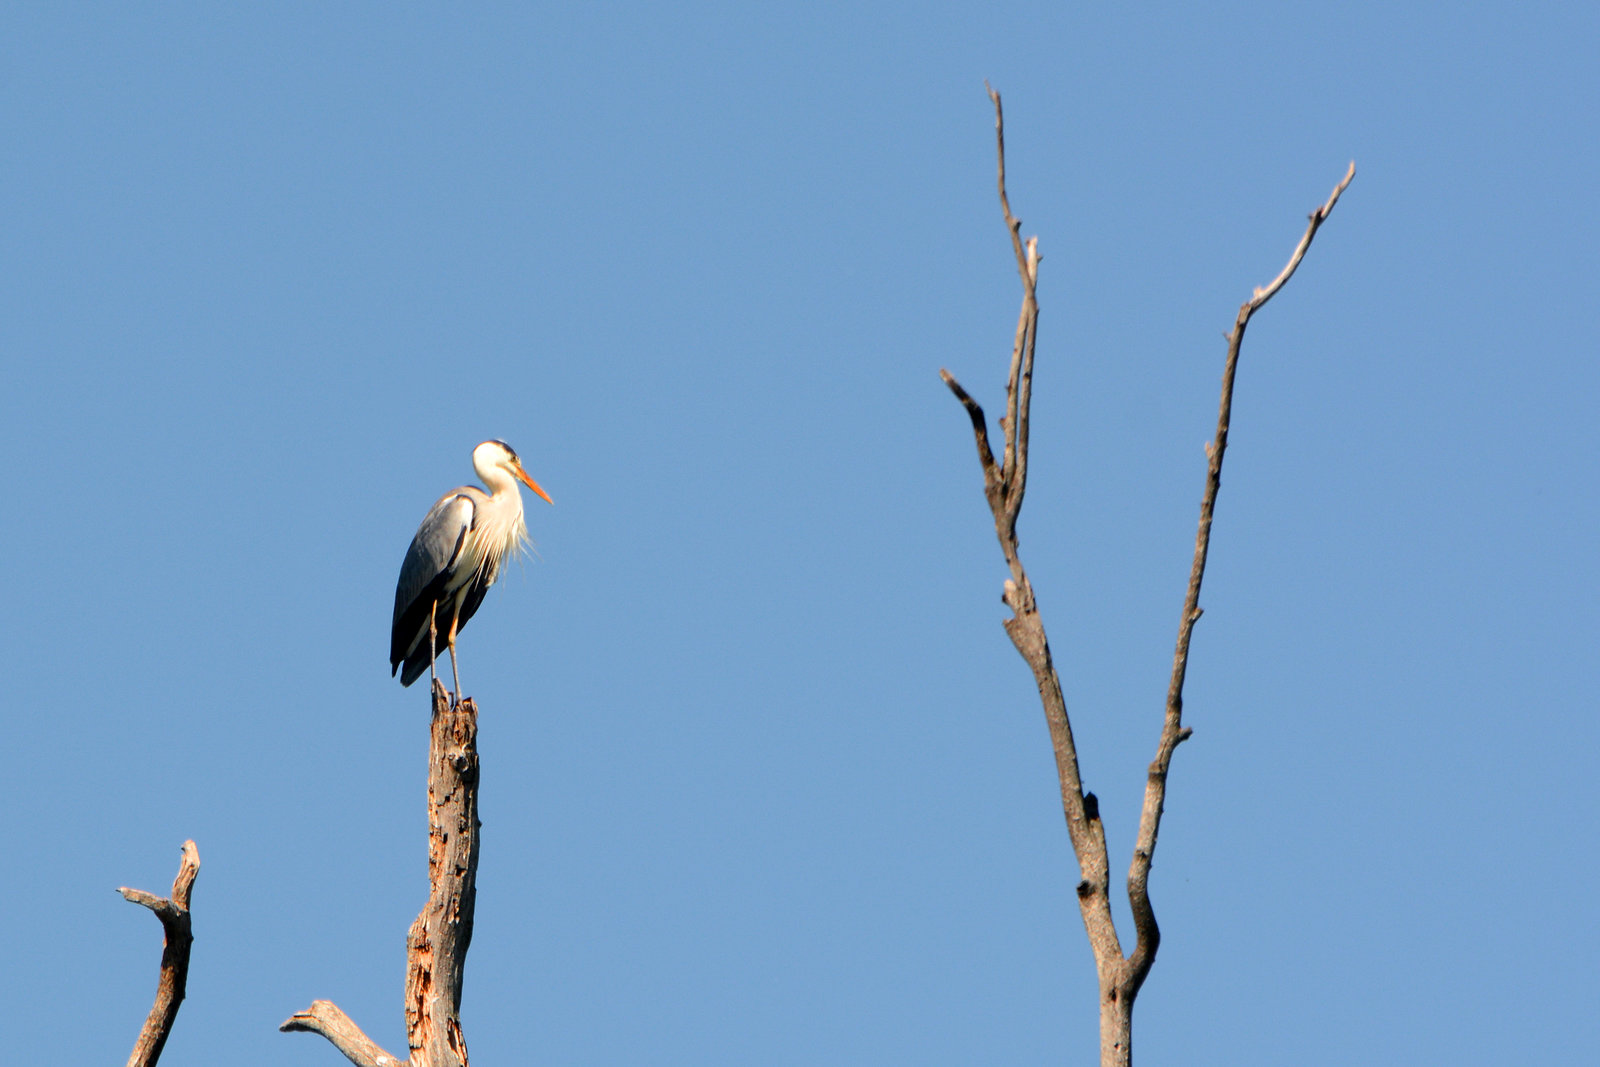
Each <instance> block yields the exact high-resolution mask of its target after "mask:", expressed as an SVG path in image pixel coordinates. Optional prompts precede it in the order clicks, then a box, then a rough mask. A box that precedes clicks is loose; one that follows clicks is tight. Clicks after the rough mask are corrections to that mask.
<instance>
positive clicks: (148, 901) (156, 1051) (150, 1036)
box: [117, 841, 200, 1067]
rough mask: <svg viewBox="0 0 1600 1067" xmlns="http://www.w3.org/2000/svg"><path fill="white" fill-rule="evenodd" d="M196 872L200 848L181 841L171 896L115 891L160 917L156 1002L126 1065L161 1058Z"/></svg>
mask: <svg viewBox="0 0 1600 1067" xmlns="http://www.w3.org/2000/svg"><path fill="white" fill-rule="evenodd" d="M199 873H200V850H199V849H198V848H196V847H195V844H194V842H193V841H185V842H184V843H183V858H182V859H181V860H180V861H179V862H178V876H177V877H176V878H174V879H173V880H172V896H170V897H158V896H156V895H155V894H154V893H146V892H145V891H144V890H142V889H129V888H128V887H126V886H123V887H122V888H121V889H119V890H117V892H119V893H121V894H122V896H123V899H124V900H130V901H132V902H133V903H135V904H139V905H142V906H143V907H146V908H149V909H150V910H151V911H153V912H155V916H156V918H158V919H160V920H161V932H162V934H163V935H164V941H163V944H162V947H161V977H160V979H159V980H158V981H157V983H156V1001H155V1004H154V1005H153V1006H152V1007H151V1008H150V1014H149V1016H147V1017H146V1018H145V1021H144V1027H143V1028H142V1029H140V1031H139V1039H138V1040H137V1041H135V1042H134V1043H133V1053H132V1055H130V1056H129V1057H128V1067H151V1065H152V1064H154V1063H155V1062H156V1061H157V1060H159V1059H161V1050H162V1049H163V1048H165V1047H166V1045H167V1035H168V1034H170V1033H171V1032H172V1024H173V1022H174V1021H175V1020H176V1019H177V1018H178V1005H180V1004H182V1003H183V997H184V993H185V992H186V990H187V988H188V984H189V949H190V947H191V946H192V945H193V944H194V933H193V931H192V929H191V927H190V923H189V898H190V896H191V894H192V893H193V892H194V879H195V876H196V875H197V874H199Z"/></svg>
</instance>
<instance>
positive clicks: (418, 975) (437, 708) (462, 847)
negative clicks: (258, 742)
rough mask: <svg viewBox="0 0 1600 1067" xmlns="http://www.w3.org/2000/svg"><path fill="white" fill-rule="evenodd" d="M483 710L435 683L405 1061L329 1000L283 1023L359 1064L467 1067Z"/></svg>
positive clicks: (409, 956) (411, 937) (409, 962)
mask: <svg viewBox="0 0 1600 1067" xmlns="http://www.w3.org/2000/svg"><path fill="white" fill-rule="evenodd" d="M479 829H480V824H479V822H478V709H477V706H476V705H475V704H474V703H473V702H472V701H471V700H470V699H468V700H463V701H459V702H453V701H451V700H450V697H449V694H447V693H446V692H445V690H444V687H443V686H442V685H440V684H439V682H438V681H435V682H434V683H433V722H432V726H431V729H430V731H429V748H428V886H429V891H428V902H427V904H425V905H424V906H423V908H422V911H421V913H420V914H418V915H417V918H416V921H414V922H413V923H412V924H411V930H410V932H409V933H408V934H407V935H406V990H405V1016H406V1041H407V1045H408V1046H409V1048H410V1057H409V1059H406V1060H400V1059H398V1058H397V1057H395V1056H393V1055H391V1054H390V1053H388V1052H385V1051H384V1050H383V1049H382V1048H380V1047H379V1046H378V1045H377V1043H376V1042H374V1041H372V1039H370V1038H369V1037H367V1035H366V1034H364V1033H362V1031H361V1028H360V1027H359V1026H357V1025H356V1024H355V1022H354V1021H352V1020H351V1019H350V1017H349V1016H348V1015H346V1014H345V1013H344V1012H343V1011H341V1010H339V1008H338V1006H337V1005H335V1004H333V1003H332V1002H331V1001H326V1000H318V1001H313V1002H312V1004H311V1006H310V1007H309V1008H307V1009H306V1010H304V1011H301V1012H296V1013H295V1014H294V1015H291V1016H290V1017H289V1018H288V1019H287V1020H285V1021H284V1023H283V1024H282V1025H281V1026H279V1027H278V1029H280V1030H282V1031H285V1032H303V1033H314V1034H321V1035H322V1036H323V1037H325V1038H327V1039H328V1040H329V1041H330V1042H332V1043H333V1046H334V1047H335V1048H337V1049H338V1050H339V1051H340V1052H342V1053H344V1055H345V1057H346V1058H347V1059H349V1060H350V1062H351V1063H354V1064H356V1065H357V1067H400V1065H401V1064H405V1065H408V1067H467V1042H466V1038H465V1037H464V1036H463V1034H462V1031H461V986H462V976H463V971H464V968H465V965H466V960H467V949H468V947H469V946H470V945H471V944H472V917H473V911H474V909H475V907H476V904H477V881H478V832H479Z"/></svg>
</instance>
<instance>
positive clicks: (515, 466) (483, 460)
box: [472, 441, 555, 504]
mask: <svg viewBox="0 0 1600 1067" xmlns="http://www.w3.org/2000/svg"><path fill="white" fill-rule="evenodd" d="M472 469H473V470H475V471H477V472H478V477H479V478H482V479H483V484H484V485H486V486H488V487H489V490H490V492H496V493H498V492H499V491H500V490H501V489H502V487H504V488H513V486H512V484H511V482H510V480H509V479H507V477H506V475H510V476H511V477H512V478H515V479H516V480H517V481H519V482H521V483H522V484H523V485H525V486H527V487H528V488H529V489H532V490H533V491H534V492H535V493H537V494H538V495H539V496H541V497H543V498H544V502H545V503H546V504H554V503H555V501H553V500H551V499H550V494H549V493H546V492H545V491H544V490H543V489H541V488H539V483H538V482H536V481H534V480H533V479H532V478H530V477H528V472H527V471H525V470H523V469H522V460H520V459H518V458H517V453H516V452H515V451H514V450H513V449H512V447H511V446H510V445H508V444H506V443H505V442H504V441H485V442H484V443H483V444H481V445H479V446H478V447H477V448H474V449H473V450H472ZM501 472H504V473H501Z"/></svg>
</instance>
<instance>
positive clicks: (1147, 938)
mask: <svg viewBox="0 0 1600 1067" xmlns="http://www.w3.org/2000/svg"><path fill="white" fill-rule="evenodd" d="M1355 176H1356V165H1355V163H1354V162H1352V163H1351V164H1350V169H1349V170H1347V171H1346V172H1345V176H1344V179H1343V180H1342V181H1340V182H1339V184H1338V185H1336V186H1335V187H1334V190H1333V193H1332V195H1330V196H1329V197H1328V200H1327V202H1326V203H1324V204H1323V205H1322V206H1321V207H1319V208H1318V209H1317V210H1315V211H1313V212H1312V213H1311V218H1310V223H1309V225H1307V227H1306V232H1305V236H1303V237H1301V238H1300V243H1299V244H1298V245H1296V246H1295V249H1294V252H1293V254H1291V255H1290V257H1289V262H1288V264H1287V265H1285V267H1284V268H1283V270H1281V271H1280V272H1278V276H1277V277H1276V278H1274V279H1273V280H1272V281H1271V282H1269V283H1268V284H1267V285H1265V286H1262V287H1260V288H1258V289H1256V290H1255V292H1254V293H1253V294H1252V295H1251V297H1250V299H1249V300H1246V301H1245V302H1244V304H1242V305H1241V306H1240V308H1239V314H1238V317H1237V318H1236V319H1235V320H1234V324H1233V331H1232V332H1231V333H1229V334H1228V358H1227V362H1226V363H1225V364H1224V367H1223V372H1222V400H1221V403H1220V405H1219V406H1218V409H1217V433H1216V437H1214V438H1213V439H1212V440H1211V442H1210V443H1209V444H1207V445H1206V457H1207V463H1206V488H1205V495H1204V496H1203V497H1202V498H1201V501H1200V524H1199V529H1198V530H1197V531H1196V533H1195V541H1194V562H1193V563H1192V564H1191V566H1190V568H1189V586H1188V590H1187V592H1186V593H1185V595H1184V600H1183V614H1182V616H1180V618H1179V621H1178V644H1177V649H1176V651H1175V652H1174V653H1173V657H1172V679H1171V681H1170V682H1169V683H1168V685H1167V707H1166V714H1165V717H1164V719H1163V721H1162V727H1161V740H1160V742H1159V744H1158V745H1157V747H1156V758H1155V759H1154V760H1153V761H1152V762H1151V764H1150V771H1149V774H1148V775H1147V776H1146V779H1145V791H1144V805H1143V808H1142V810H1141V812H1140V815H1139V835H1138V839H1137V841H1136V843H1135V844H1134V849H1133V862H1132V863H1131V864H1130V866H1129V869H1128V899H1129V902H1130V903H1131V905H1132V907H1133V921H1134V928H1135V929H1136V930H1137V932H1138V943H1137V945H1136V946H1135V948H1134V951H1133V956H1132V957H1131V958H1130V959H1129V963H1130V967H1129V974H1128V987H1129V991H1130V995H1131V994H1133V993H1137V992H1138V989H1139V986H1140V985H1141V984H1142V983H1143V982H1144V978H1145V975H1147V974H1148V973H1149V971H1150V965H1151V963H1153V962H1154V960H1155V954H1156V949H1157V948H1158V947H1159V946H1160V944H1161V929H1160V927H1159V926H1158V925H1157V924H1156V917H1155V911H1154V909H1153V908H1152V907H1151V905H1150V864H1151V861H1152V859H1153V857H1154V855H1155V849H1156V836H1157V834H1158V833H1159V831H1160V829H1161V813H1162V810H1163V808H1164V806H1165V804H1166V793H1167V771H1168V769H1169V768H1170V767H1171V765H1172V753H1173V751H1174V750H1175V749H1177V747H1178V745H1180V744H1181V743H1183V742H1184V741H1185V740H1187V739H1188V737H1189V733H1190V731H1189V729H1188V728H1187V727H1185V726H1184V725H1183V683H1184V678H1185V677H1186V675H1187V674H1188V670H1189V641H1190V638H1191V637H1192V636H1193V635H1194V624H1195V623H1196V622H1198V621H1199V620H1200V615H1201V610H1200V583H1201V580H1202V579H1203V578H1204V577H1205V570H1206V555H1207V553H1208V552H1209V550H1210V547H1211V520H1212V517H1213V515H1214V514H1215V512H1216V505H1217V490H1218V489H1219V488H1220V487H1221V485H1222V456H1223V453H1224V452H1225V451H1227V448H1228V424H1229V420H1230V419H1231V418H1232V414H1233V380H1234V374H1235V372H1236V371H1237V370H1238V366H1239V348H1240V345H1241V344H1242V343H1243V342H1244V331H1245V327H1246V326H1248V325H1249V323H1250V317H1251V316H1252V315H1254V314H1255V313H1256V312H1257V311H1260V310H1261V308H1262V306H1263V305H1264V304H1266V302H1267V301H1268V300H1271V299H1272V297H1273V296H1274V295H1275V294H1276V293H1277V292H1278V290H1279V289H1282V288H1283V286H1284V283H1286V282H1287V281H1288V280H1289V279H1290V277H1292V276H1293V274H1294V272H1295V269H1296V268H1298V267H1299V266H1300V261H1301V260H1302V259H1303V258H1305V254H1306V250H1307V249H1308V248H1310V247H1311V239H1312V238H1313V237H1315V236H1316V235H1317V230H1318V229H1319V228H1320V227H1321V226H1322V224H1323V223H1324V222H1325V221H1327V218H1328V215H1329V214H1330V213H1331V212H1332V211H1333V208H1334V205H1335V204H1337V203H1338V202H1339V197H1340V196H1341V195H1343V193H1344V191H1345V189H1346V188H1347V187H1349V185H1350V181H1351V179H1353V178H1354V177H1355Z"/></svg>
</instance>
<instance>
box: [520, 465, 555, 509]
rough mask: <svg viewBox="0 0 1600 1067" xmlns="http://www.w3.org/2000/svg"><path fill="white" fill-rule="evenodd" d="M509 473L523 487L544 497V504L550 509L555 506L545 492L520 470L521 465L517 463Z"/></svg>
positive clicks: (526, 473)
mask: <svg viewBox="0 0 1600 1067" xmlns="http://www.w3.org/2000/svg"><path fill="white" fill-rule="evenodd" d="M511 473H512V474H515V475H516V476H517V478H518V479H519V480H520V481H521V482H522V484H523V485H525V486H527V487H528V488H529V489H532V490H533V491H534V492H535V493H538V494H539V495H540V496H542V497H544V502H545V503H546V504H549V505H551V506H552V507H554V506H555V501H554V500H551V499H550V494H549V493H547V492H545V491H544V490H543V489H540V488H539V483H538V482H536V481H534V480H533V479H532V478H530V477H528V472H527V471H525V470H523V469H522V464H520V463H519V464H517V465H516V466H515V467H513V468H512V469H511Z"/></svg>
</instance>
